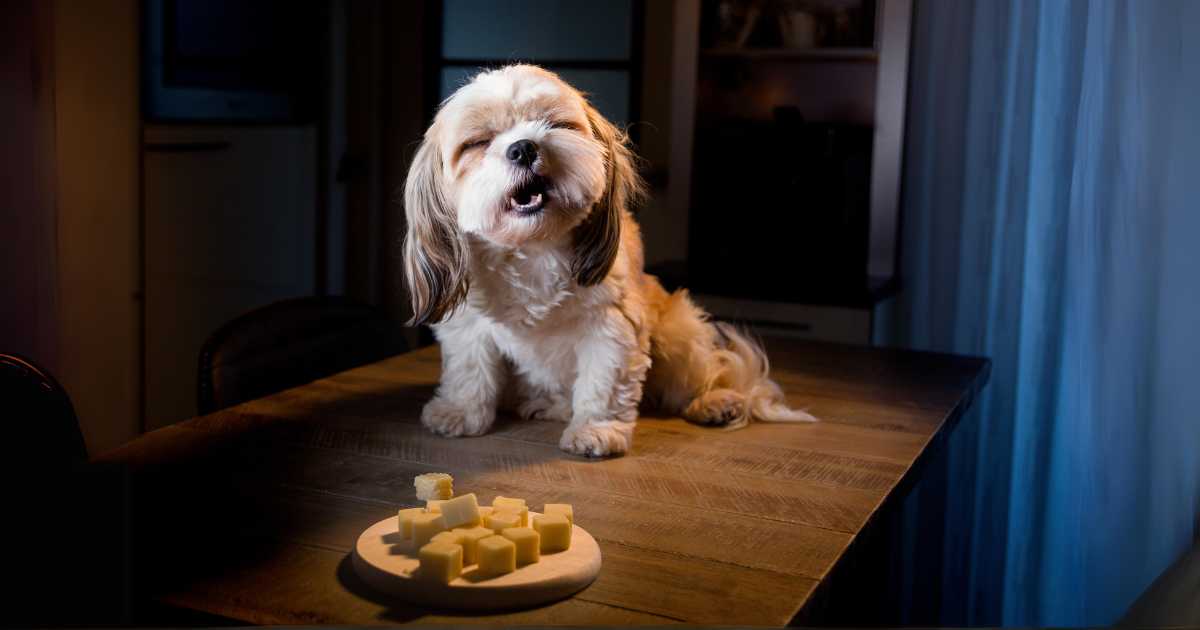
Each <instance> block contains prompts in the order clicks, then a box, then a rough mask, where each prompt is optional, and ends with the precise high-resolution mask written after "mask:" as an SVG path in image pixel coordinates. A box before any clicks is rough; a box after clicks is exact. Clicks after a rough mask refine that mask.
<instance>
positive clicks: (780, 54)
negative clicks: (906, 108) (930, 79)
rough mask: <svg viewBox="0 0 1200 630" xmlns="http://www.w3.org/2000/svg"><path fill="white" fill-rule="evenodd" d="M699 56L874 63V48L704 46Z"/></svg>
mask: <svg viewBox="0 0 1200 630" xmlns="http://www.w3.org/2000/svg"><path fill="white" fill-rule="evenodd" d="M700 56H702V57H708V58H714V59H778V60H781V61H846V62H865V63H874V62H876V61H879V51H877V50H875V49H874V48H705V49H702V50H701V51H700Z"/></svg>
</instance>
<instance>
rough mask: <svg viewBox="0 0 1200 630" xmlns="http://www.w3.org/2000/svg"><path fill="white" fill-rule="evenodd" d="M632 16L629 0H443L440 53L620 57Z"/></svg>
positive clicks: (502, 56) (627, 45)
mask: <svg viewBox="0 0 1200 630" xmlns="http://www.w3.org/2000/svg"><path fill="white" fill-rule="evenodd" d="M632 20H633V8H632V0H604V1H602V2H601V1H597V0H445V3H444V5H443V14H442V56H443V57H445V58H446V59H499V60H509V59H511V60H514V61H537V60H539V59H540V60H559V59H561V60H568V59H569V60H590V61H597V60H599V61H624V60H627V59H629V55H630V50H631V49H630V40H631V33H632V24H633V21H632Z"/></svg>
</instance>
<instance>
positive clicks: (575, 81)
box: [440, 66, 629, 125]
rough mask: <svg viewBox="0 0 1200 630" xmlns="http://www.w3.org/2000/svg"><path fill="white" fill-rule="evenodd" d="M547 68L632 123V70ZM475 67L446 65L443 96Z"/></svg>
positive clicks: (611, 115) (618, 119) (608, 113)
mask: <svg viewBox="0 0 1200 630" xmlns="http://www.w3.org/2000/svg"><path fill="white" fill-rule="evenodd" d="M547 69H549V70H552V71H554V72H556V73H558V76H560V77H562V79H563V80H564V81H566V82H567V83H570V84H571V85H573V86H575V88H576V89H579V90H583V91H584V92H586V93H587V95H588V100H590V101H591V103H592V105H595V106H596V109H598V110H600V113H601V114H604V116H605V117H606V118H608V119H609V120H611V121H613V122H614V123H615V124H617V125H624V124H626V123H628V122H629V72H627V71H625V70H580V69H576V68H555V67H553V66H547ZM479 70H480V69H479V68H477V67H475V66H446V67H444V68H442V82H441V83H442V85H441V96H440V98H441V99H443V100H444V99H446V98H448V97H449V96H450V95H451V94H453V93H454V91H455V90H457V89H458V88H459V87H461V86H463V85H465V84H466V83H467V82H468V81H469V80H470V79H471V77H473V76H475V74H477V73H478V72H479Z"/></svg>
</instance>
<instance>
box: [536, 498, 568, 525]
mask: <svg viewBox="0 0 1200 630" xmlns="http://www.w3.org/2000/svg"><path fill="white" fill-rule="evenodd" d="M542 513H543V514H562V515H563V516H565V517H567V521H569V522H570V523H571V524H572V525H574V524H575V513H574V511H573V510H572V509H571V504H570V503H547V504H546V505H545V506H544V507H542Z"/></svg>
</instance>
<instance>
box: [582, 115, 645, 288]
mask: <svg viewBox="0 0 1200 630" xmlns="http://www.w3.org/2000/svg"><path fill="white" fill-rule="evenodd" d="M586 108H587V117H588V123H589V124H590V125H591V127H592V134H593V135H594V136H595V137H596V140H598V141H599V142H600V143H601V144H603V145H604V149H605V159H604V170H605V173H604V175H605V178H606V180H607V182H606V184H605V187H604V195H603V196H601V197H600V201H598V202H596V205H595V206H594V207H593V208H592V212H591V214H589V215H588V217H587V219H585V220H584V222H583V223H581V224H580V225H579V227H577V228H575V234H574V239H575V257H574V259H573V260H572V261H571V271H572V272H573V273H574V275H575V281H576V282H578V283H579V284H581V285H583V286H591V285H595V284H599V283H600V281H602V280H604V277H605V276H607V275H608V271H609V270H610V269H612V265H613V261H614V260H616V258H617V249H618V247H619V246H620V244H621V212H622V211H624V209H625V208H626V207H627V206H628V205H629V204H632V203H635V202H637V201H640V199H641V197H642V195H643V194H644V190H645V185H644V184H643V183H642V178H641V176H639V175H638V172H637V166H636V164H635V161H634V157H633V152H631V151H630V150H629V147H627V146H626V145H625V143H626V142H627V141H628V140H629V138H628V136H626V135H625V132H623V131H621V130H620V129H617V127H616V126H615V125H613V124H612V123H610V122H608V120H606V119H605V118H604V116H602V115H601V114H600V112H598V111H596V108H594V107H592V106H591V105H590V104H589V105H586Z"/></svg>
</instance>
